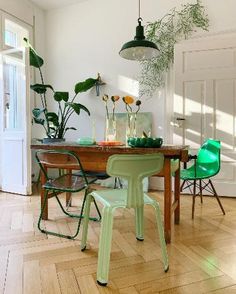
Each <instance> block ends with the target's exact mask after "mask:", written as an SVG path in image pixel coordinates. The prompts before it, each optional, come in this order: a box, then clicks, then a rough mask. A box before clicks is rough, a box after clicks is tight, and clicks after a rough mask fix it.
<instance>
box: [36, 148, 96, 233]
mask: <svg viewBox="0 0 236 294" xmlns="http://www.w3.org/2000/svg"><path fill="white" fill-rule="evenodd" d="M35 157H36V160H37V162H38V164H39V166H40V170H41V172H42V173H43V174H44V177H45V178H46V183H45V184H44V185H43V187H42V188H43V189H44V201H43V205H42V209H41V213H40V216H39V220H38V228H39V230H40V231H41V232H42V233H46V234H49V235H54V236H58V237H63V238H67V239H74V238H75V237H76V236H77V235H78V233H79V229H80V224H81V219H82V218H83V210H84V205H85V200H86V196H87V194H88V193H90V192H91V191H92V189H91V187H90V184H93V183H94V182H95V181H96V180H97V178H95V177H87V176H86V174H85V172H84V170H83V167H82V165H81V162H80V159H79V157H78V156H77V154H76V153H74V152H72V151H64V150H39V151H37V152H36V154H35ZM48 168H59V169H63V170H64V171H66V172H63V173H61V175H59V177H56V178H52V177H49V175H48ZM73 170H75V171H78V170H80V176H78V174H76V173H72V171H73ZM83 190H84V198H83V204H82V207H81V212H80V214H71V213H69V212H68V211H66V209H65V208H64V207H63V205H62V203H61V201H60V199H59V198H58V195H59V194H61V193H63V192H70V193H77V192H80V191H83ZM52 197H55V198H56V200H57V202H58V204H59V206H60V208H61V210H62V211H63V212H64V213H65V214H66V215H67V216H69V217H73V218H78V226H77V230H76V232H75V233H74V234H73V235H71V236H70V235H64V234H60V233H57V232H52V231H48V230H45V229H44V228H41V221H42V217H43V213H44V210H45V209H46V203H47V200H48V199H49V198H52ZM94 204H95V207H96V210H97V213H98V218H90V219H92V220H94V221H97V220H100V219H101V214H100V211H99V209H98V206H97V204H96V202H95V201H94Z"/></svg>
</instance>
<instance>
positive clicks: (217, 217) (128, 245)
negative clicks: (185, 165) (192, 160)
mask: <svg viewBox="0 0 236 294" xmlns="http://www.w3.org/2000/svg"><path fill="white" fill-rule="evenodd" d="M150 195H151V196H152V197H155V198H157V199H158V200H159V201H160V203H161V205H162V204H163V201H162V194H161V193H150ZM181 200H182V203H181V222H180V225H178V226H175V227H174V230H173V236H172V238H173V242H172V243H171V245H168V252H169V259H170V270H169V272H168V273H164V271H163V267H162V262H161V259H160V247H159V241H158V237H157V234H156V229H155V218H154V214H153V210H152V208H151V207H150V208H149V207H148V208H145V240H144V242H138V241H136V238H135V234H134V221H133V212H132V211H131V210H125V211H122V210H119V211H117V213H116V216H115V221H114V231H113V245H112V254H111V263H110V277H109V278H110V280H109V284H108V286H107V287H100V286H98V285H97V284H96V266H97V252H98V239H99V230H100V224H99V223H96V222H91V223H90V228H89V237H88V240H89V250H86V251H85V252H81V251H80V246H79V245H80V236H79V237H78V239H77V240H76V241H70V240H66V239H62V238H58V237H47V236H46V235H45V234H41V233H40V232H39V231H38V229H37V219H38V215H39V196H37V195H36V196H32V197H24V196H17V195H10V194H5V193H0V232H1V235H0V293H6V294H18V293H25V294H26V293H27V294H36V293H45V294H49V293H50V294H54V293H69V294H73V293H83V294H84V293H91V294H96V293H122V294H124V293H129V294H134V293H181V294H182V293H188V294H192V293H197V294H199V293H236V198H235V199H229V198H226V199H225V198H224V199H222V202H223V205H224V207H225V210H226V216H223V215H222V214H221V210H220V208H219V207H218V205H217V203H216V201H215V199H212V198H210V197H204V203H203V205H201V204H200V201H199V199H197V205H196V213H195V219H194V221H192V220H191V197H190V196H188V195H185V196H182V197H181ZM73 204H74V205H80V204H81V202H80V198H79V196H76V197H75V200H74V203H73ZM75 209H76V207H74V206H73V207H72V210H75ZM50 211H51V212H52V213H51V217H53V216H54V215H55V216H57V221H56V223H55V222H53V221H48V222H47V223H46V224H45V226H46V227H47V228H51V229H54V230H58V231H60V232H71V231H72V230H73V229H75V223H74V221H71V220H66V219H65V218H63V217H59V218H58V216H62V215H61V213H60V212H59V210H58V209H57V206H56V202H55V200H54V199H52V200H50ZM94 214H95V212H94Z"/></svg>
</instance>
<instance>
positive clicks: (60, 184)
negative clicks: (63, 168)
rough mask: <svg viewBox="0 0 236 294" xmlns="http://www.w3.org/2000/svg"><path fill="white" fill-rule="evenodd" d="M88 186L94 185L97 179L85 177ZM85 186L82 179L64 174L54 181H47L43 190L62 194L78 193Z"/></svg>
mask: <svg viewBox="0 0 236 294" xmlns="http://www.w3.org/2000/svg"><path fill="white" fill-rule="evenodd" d="M87 180H88V184H92V183H94V182H95V181H96V180H97V178H95V177H87ZM86 186H87V184H86V182H85V180H84V178H83V177H81V176H78V175H75V174H72V175H71V174H65V175H62V176H61V177H59V178H56V179H50V180H48V181H47V182H46V183H45V184H44V185H43V188H45V189H48V190H55V191H62V192H79V191H81V190H82V189H84V188H85V187H86Z"/></svg>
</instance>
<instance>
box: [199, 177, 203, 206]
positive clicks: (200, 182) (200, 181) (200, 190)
mask: <svg viewBox="0 0 236 294" xmlns="http://www.w3.org/2000/svg"><path fill="white" fill-rule="evenodd" d="M202 190H203V189H202V180H199V194H200V198H201V203H203V199H202Z"/></svg>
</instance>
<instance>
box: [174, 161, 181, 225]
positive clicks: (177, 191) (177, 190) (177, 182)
mask: <svg viewBox="0 0 236 294" xmlns="http://www.w3.org/2000/svg"><path fill="white" fill-rule="evenodd" d="M174 194H175V202H176V203H177V206H176V208H175V211H174V214H175V224H179V219H180V162H179V167H178V169H177V170H176V172H175V192H174Z"/></svg>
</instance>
